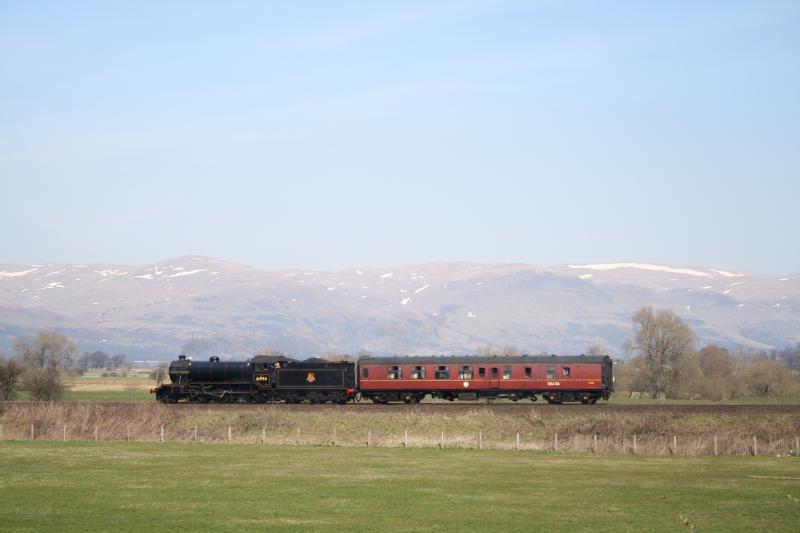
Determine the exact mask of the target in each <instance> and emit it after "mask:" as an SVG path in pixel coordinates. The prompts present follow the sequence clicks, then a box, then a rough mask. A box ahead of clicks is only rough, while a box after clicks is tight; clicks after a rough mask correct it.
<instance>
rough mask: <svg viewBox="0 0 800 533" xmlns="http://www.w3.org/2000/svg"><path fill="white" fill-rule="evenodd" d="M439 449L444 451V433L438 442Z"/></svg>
mask: <svg viewBox="0 0 800 533" xmlns="http://www.w3.org/2000/svg"><path fill="white" fill-rule="evenodd" d="M439 447H440V448H442V449H444V431H442V437H441V440H440V441H439Z"/></svg>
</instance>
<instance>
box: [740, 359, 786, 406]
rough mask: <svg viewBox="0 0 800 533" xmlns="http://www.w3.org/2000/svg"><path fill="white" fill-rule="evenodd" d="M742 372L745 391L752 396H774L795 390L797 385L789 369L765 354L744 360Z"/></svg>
mask: <svg viewBox="0 0 800 533" xmlns="http://www.w3.org/2000/svg"><path fill="white" fill-rule="evenodd" d="M742 373H743V374H744V375H743V381H744V384H745V387H746V388H747V391H748V392H749V393H750V394H752V395H754V396H776V395H779V394H786V393H788V392H796V389H797V387H798V386H797V383H796V382H794V380H793V379H792V373H791V371H790V370H788V369H787V368H784V367H782V366H780V365H779V364H778V363H777V362H776V361H775V360H774V359H772V358H770V357H768V356H766V355H759V356H755V357H752V358H750V359H748V360H747V361H745V362H744V364H743V365H742ZM793 389H794V390H793Z"/></svg>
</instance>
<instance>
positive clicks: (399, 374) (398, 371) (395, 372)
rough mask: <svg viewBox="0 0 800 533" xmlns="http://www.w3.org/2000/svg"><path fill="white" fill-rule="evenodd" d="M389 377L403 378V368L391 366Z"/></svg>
mask: <svg viewBox="0 0 800 533" xmlns="http://www.w3.org/2000/svg"><path fill="white" fill-rule="evenodd" d="M389 379H403V369H402V368H401V367H399V366H390V367H389Z"/></svg>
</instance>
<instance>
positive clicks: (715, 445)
mask: <svg viewBox="0 0 800 533" xmlns="http://www.w3.org/2000/svg"><path fill="white" fill-rule="evenodd" d="M714 455H717V436H716V435H714Z"/></svg>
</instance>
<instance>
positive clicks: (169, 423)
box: [0, 402, 800, 455]
mask: <svg viewBox="0 0 800 533" xmlns="http://www.w3.org/2000/svg"><path fill="white" fill-rule="evenodd" d="M0 424H2V426H3V434H2V438H4V439H28V438H30V436H31V426H33V428H34V430H33V436H34V438H36V439H46V440H61V439H63V438H64V427H65V426H66V433H67V435H66V438H67V439H68V440H94V438H95V431H96V432H97V439H98V440H116V441H120V440H126V439H130V440H136V441H159V440H160V439H161V428H162V426H163V428H164V439H165V440H167V441H189V442H190V441H194V440H195V439H196V440H197V441H198V442H217V443H225V442H228V428H229V427H230V432H231V441H232V442H235V443H243V444H245V443H249V444H257V443H260V442H262V438H263V440H264V442H265V443H266V444H283V445H297V444H299V445H331V444H333V443H334V440H335V443H336V445H337V446H366V445H367V443H368V442H369V444H370V445H371V446H375V447H398V446H402V445H403V443H404V433H405V432H406V431H407V432H408V439H407V444H408V446H409V447H439V446H441V442H442V433H444V445H445V446H446V447H448V448H477V447H478V445H479V443H480V445H481V446H482V447H483V448H490V449H514V448H517V441H516V435H517V434H519V446H518V447H519V449H521V450H540V451H558V452H570V453H573V452H575V453H600V454H619V453H625V454H632V453H637V454H648V455H709V454H713V453H714V451H715V448H714V438H715V437H716V440H717V446H716V452H717V453H718V454H720V455H744V454H753V453H755V451H756V450H755V448H754V441H753V437H756V439H757V440H756V443H755V446H757V451H758V454H759V455H770V454H771V455H787V454H789V453H790V451H791V450H794V448H795V438H796V437H797V436H800V417H798V416H796V415H795V414H793V413H775V414H770V413H766V414H765V413H763V412H762V413H759V414H757V415H749V414H747V413H746V412H744V413H741V414H730V415H724V416H721V415H718V414H717V415H715V414H703V413H699V414H692V413H670V412H664V411H654V412H635V413H625V412H610V413H609V412H594V411H587V410H576V411H575V412H569V411H567V412H564V411H559V412H552V411H547V410H543V409H538V408H536V407H531V408H530V409H528V410H526V411H524V412H522V413H519V412H516V413H497V412H493V411H491V410H489V409H485V408H480V407H476V408H475V409H472V410H468V411H463V410H461V411H458V412H454V413H452V414H451V413H447V412H425V411H423V410H412V411H403V412H396V413H392V412H389V413H387V412H385V411H382V412H372V411H368V410H367V411H364V410H359V411H354V410H347V409H340V410H338V409H337V410H324V411H323V410H320V411H296V410H292V409H288V408H286V406H281V405H272V406H263V407H258V408H250V409H246V410H239V409H236V407H235V406H233V407H231V406H227V407H226V406H220V407H217V406H197V405H185V404H180V405H161V404H157V403H145V402H141V403H116V404H114V403H102V402H74V403H41V404H37V403H29V404H14V403H6V404H0ZM195 428H197V429H196V430H195ZM334 432H335V437H334ZM556 435H557V436H558V437H557V439H556ZM794 453H796V452H794Z"/></svg>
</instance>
